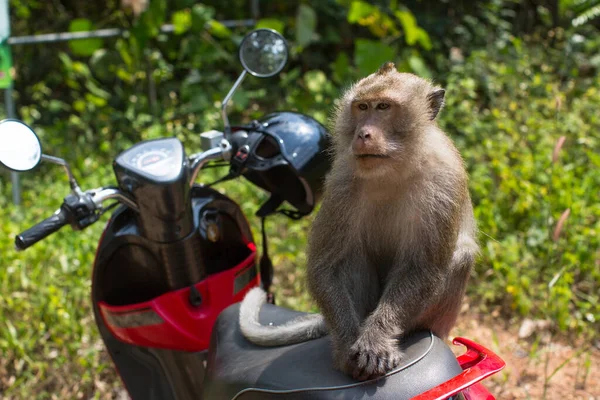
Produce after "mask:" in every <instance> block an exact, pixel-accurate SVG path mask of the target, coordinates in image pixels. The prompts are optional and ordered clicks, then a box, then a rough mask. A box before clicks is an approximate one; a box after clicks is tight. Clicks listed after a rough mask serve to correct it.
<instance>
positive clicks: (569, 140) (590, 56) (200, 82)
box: [0, 0, 600, 398]
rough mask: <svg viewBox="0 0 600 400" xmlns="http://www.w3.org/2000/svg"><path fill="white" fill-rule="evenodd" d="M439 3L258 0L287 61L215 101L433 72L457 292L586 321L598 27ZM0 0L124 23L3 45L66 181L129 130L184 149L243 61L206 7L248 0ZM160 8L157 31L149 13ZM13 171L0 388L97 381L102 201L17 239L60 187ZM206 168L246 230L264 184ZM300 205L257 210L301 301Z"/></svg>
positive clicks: (236, 34)
mask: <svg viewBox="0 0 600 400" xmlns="http://www.w3.org/2000/svg"><path fill="white" fill-rule="evenodd" d="M425 3H427V4H425ZM451 3H454V2H439V3H436V5H435V6H433V5H432V4H431V3H429V2H421V1H417V0H415V1H403V2H398V1H390V2H382V1H378V2H366V1H360V0H337V1H335V2H334V1H327V2H307V1H303V2H260V7H261V10H260V11H261V13H260V15H261V17H262V19H260V20H259V21H258V23H257V27H267V28H272V29H275V30H277V31H279V32H281V33H283V34H284V35H285V36H286V38H288V40H289V41H290V49H291V55H290V57H291V58H290V62H289V64H288V66H287V67H286V69H285V70H284V71H283V72H282V73H281V74H280V75H279V76H278V77H274V78H271V79H262V80H261V79H257V78H253V77H249V78H247V79H246V81H245V82H244V85H243V86H242V88H241V89H240V90H239V91H238V92H237V93H236V95H235V96H234V99H233V102H232V104H231V105H230V108H229V112H230V120H231V121H233V122H240V121H241V122H245V121H249V120H251V119H254V118H259V117H260V116H262V115H264V114H265V113H266V112H270V111H274V110H281V109H291V110H298V111H300V112H303V113H306V114H309V115H311V116H313V117H315V118H316V119H318V120H319V121H321V122H324V123H325V122H327V119H328V117H329V113H330V111H331V109H332V107H333V106H334V99H335V98H336V97H337V96H338V95H339V94H340V92H341V90H343V88H345V87H346V86H347V85H348V84H350V83H351V82H352V81H354V80H356V79H358V78H360V77H361V76H364V75H366V74H369V73H371V72H373V71H375V70H376V69H377V68H379V66H380V65H381V64H382V63H383V62H385V61H389V60H391V61H395V62H396V65H397V67H398V68H399V69H400V70H402V71H407V72H414V73H417V74H418V75H421V76H424V77H428V78H432V79H434V80H435V81H436V82H437V83H438V84H440V85H442V86H444V87H445V88H446V90H447V94H446V107H445V109H444V110H443V111H442V112H441V114H440V124H441V125H442V126H443V127H444V128H445V129H446V131H448V132H449V134H450V135H451V136H452V138H453V139H454V140H455V142H456V144H457V146H458V148H459V149H460V151H461V153H462V154H463V156H464V158H465V162H466V165H467V167H468V169H469V172H470V175H471V194H472V199H473V203H474V205H475V214H476V217H477V219H478V222H479V229H480V232H481V235H480V241H481V245H482V254H481V257H480V260H479V263H478V266H477V268H476V270H475V271H474V273H473V276H472V279H471V284H470V285H469V292H468V294H469V295H470V296H471V297H472V298H473V299H477V303H476V304H474V305H476V306H477V307H479V309H480V310H481V311H485V310H488V309H491V308H492V307H498V306H500V307H501V308H502V310H504V312H506V313H507V314H508V313H511V314H515V315H519V316H532V317H547V318H551V319H553V320H554V321H556V324H557V328H558V329H560V330H563V331H570V332H583V333H585V334H588V335H590V336H594V335H597V332H598V329H599V328H600V322H599V321H600V310H599V304H600V299H599V293H600V273H599V272H598V271H599V268H598V266H599V264H598V263H599V262H600V261H599V260H600V239H599V238H600V235H599V232H600V207H599V206H598V201H597V193H598V187H600V173H598V171H599V170H600V169H599V167H600V157H599V156H598V154H599V148H600V143H599V141H600V136H599V134H598V132H599V131H600V117H597V115H598V113H597V110H598V108H600V91H599V90H598V89H597V87H598V83H600V82H599V81H598V78H597V75H596V71H597V69H598V68H599V67H600V58H599V57H598V56H597V49H598V46H599V45H600V39H598V35H597V31H596V29H595V28H594V27H593V24H591V23H588V24H585V25H584V26H582V27H580V28H577V30H572V29H574V28H572V27H571V20H572V19H573V18H576V17H577V16H578V15H580V14H579V13H582V12H584V11H585V9H579V8H576V4H575V3H577V4H583V3H586V4H587V5H588V6H590V7H592V6H593V4H592V3H593V2H569V1H561V2H560V3H561V4H560V5H561V9H560V13H559V17H560V18H559V20H560V21H561V22H562V21H566V22H564V23H563V25H565V26H567V25H568V29H566V30H565V29H563V28H554V27H553V26H552V23H551V22H549V20H548V15H550V14H552V11H551V10H550V9H549V8H547V7H545V6H536V7H535V8H534V9H531V8H527V5H524V4H523V3H521V2H516V1H511V0H490V1H485V2H455V3H456V4H451ZM527 4H529V3H528V2H527ZM11 7H12V17H13V19H12V21H11V22H12V31H13V34H14V35H25V34H32V33H35V31H32V29H33V28H32V26H35V29H39V30H40V32H42V31H43V32H44V33H46V32H53V31H65V30H69V29H71V30H84V29H89V28H90V26H93V27H97V28H105V27H120V28H123V29H127V30H128V34H127V35H125V36H123V37H120V38H115V39H104V40H102V41H101V42H97V41H90V42H88V43H86V42H74V41H72V42H70V43H66V44H56V45H43V46H31V47H15V48H14V49H13V52H14V59H15V66H16V70H17V79H16V93H17V95H16V100H17V106H18V107H17V109H18V114H19V115H18V116H19V118H21V119H23V120H24V121H26V122H27V123H28V124H30V125H31V126H33V127H34V128H35V130H36V131H37V133H38V134H39V136H40V138H41V140H42V144H43V148H44V152H45V153H47V154H52V155H56V156H60V157H64V158H66V159H67V160H68V161H69V162H70V163H71V164H72V166H73V167H74V170H75V171H76V175H77V176H78V178H80V183H81V184H82V186H83V187H85V188H92V187H98V186H102V185H110V184H114V176H113V174H112V168H111V161H112V159H114V157H115V156H116V155H117V154H118V153H119V152H121V151H123V150H125V149H127V148H128V147H129V146H131V145H133V144H134V143H136V142H138V141H140V140H145V139H151V138H157V137H163V136H176V137H178V138H179V139H181V140H182V141H183V143H184V144H185V147H186V150H187V152H188V153H192V152H196V151H198V149H199V139H198V133H199V132H202V131H204V130H209V129H220V128H221V127H222V122H221V119H220V113H219V106H220V104H221V103H220V102H221V100H222V99H223V97H224V95H225V94H226V93H227V91H228V90H229V88H230V87H231V84H232V83H233V82H234V81H235V79H236V77H237V75H238V74H239V73H240V71H241V66H240V65H239V63H238V62H237V51H236V50H237V45H238V44H239V42H240V40H241V38H242V37H243V35H244V34H245V33H246V32H247V29H244V28H227V27H225V26H223V25H222V24H221V23H219V22H218V21H219V20H223V19H246V18H248V17H249V15H248V4H247V1H246V0H231V1H227V2H213V3H212V5H209V4H208V3H198V2H195V1H191V0H174V1H169V2H167V1H166V0H151V1H150V3H149V8H148V9H147V10H146V11H145V12H143V13H142V14H141V15H139V16H137V17H135V16H133V15H131V13H130V12H129V11H127V10H121V9H120V1H118V0H109V1H107V2H74V3H72V4H71V8H69V9H68V10H67V11H65V10H64V9H62V8H61V9H60V10H58V9H57V8H56V7H55V6H54V5H53V3H52V2H41V1H23V0H11ZM531 15H534V16H535V19H534V22H535V23H531V21H530V20H529V19H528V18H530V16H531ZM82 18H85V19H82ZM92 21H93V22H92ZM164 23H172V24H173V25H174V30H175V32H174V33H173V34H165V33H162V32H161V30H160V27H161V25H162V24H164ZM90 24H91V25H90ZM523 32H526V33H523ZM562 136H564V137H565V142H564V145H563V146H562V149H561V150H560V151H555V146H556V144H557V142H558V141H559V139H560V137H562ZM554 153H556V154H554ZM553 160H554V161H553ZM223 173H224V171H222V170H219V169H216V170H211V171H210V172H207V173H206V174H203V175H202V176H201V179H202V180H204V181H212V180H214V179H216V178H217V177H219V176H221V175H222V174H223ZM21 177H22V184H23V195H24V198H23V205H22V206H21V207H15V206H13V205H11V202H10V184H9V175H8V173H6V172H5V171H0V220H1V221H2V226H1V227H0V254H2V256H1V261H0V354H2V357H0V393H2V395H1V396H0V397H2V396H7V397H8V398H33V397H35V398H52V396H53V395H56V396H57V397H58V398H92V397H94V398H113V397H115V392H114V386H115V385H116V384H114V383H113V382H114V379H115V377H114V372H113V371H112V367H111V366H110V363H109V362H108V359H107V357H106V354H105V353H103V352H102V351H101V349H102V345H101V342H100V339H99V337H98V333H97V332H96V330H95V329H94V324H93V322H92V318H93V317H92V314H91V309H90V304H89V287H90V274H91V271H90V268H91V264H92V262H93V256H94V249H95V248H94V246H95V244H96V243H97V240H98V238H99V235H100V233H101V231H102V227H103V226H102V225H103V224H104V223H105V222H106V220H107V218H106V217H104V218H103V219H102V221H101V222H100V223H98V224H96V225H95V226H93V227H91V228H89V229H87V230H86V231H84V232H78V233H73V232H71V231H70V229H69V228H65V229H63V230H62V231H60V232H58V233H56V234H55V235H53V236H51V237H49V238H47V239H46V240H45V241H43V242H41V243H38V244H36V245H35V246H34V247H32V248H31V249H29V250H27V251H26V252H23V253H16V252H15V251H14V250H13V245H12V241H13V237H14V235H15V234H17V233H18V232H20V231H22V230H23V229H25V228H27V227H29V226H31V225H32V224H34V223H35V222H36V221H39V220H40V219H42V218H44V217H46V216H48V215H49V214H50V213H51V212H52V211H53V210H54V209H56V208H57V207H58V206H59V204H60V202H61V201H62V198H63V197H64V196H65V195H66V194H67V192H68V185H67V181H66V178H65V177H64V175H63V174H62V171H61V170H59V169H58V168H55V167H52V166H49V165H45V164H44V165H42V166H40V167H39V169H37V170H36V171H34V172H31V173H26V174H22V175H21ZM219 188H220V189H222V190H223V191H224V192H225V193H227V194H228V195H229V196H231V197H232V198H233V199H235V200H236V201H238V202H239V203H240V205H241V207H242V209H243V211H244V212H245V214H246V215H247V216H248V217H249V219H250V222H251V224H252V227H253V229H254V232H255V238H256V239H257V240H258V241H259V242H260V235H258V231H257V229H258V227H259V225H258V221H257V220H256V219H255V218H253V217H252V215H253V213H254V211H255V210H256V209H257V207H258V205H259V204H261V202H262V201H264V200H265V199H266V195H265V194H264V193H263V192H261V191H259V190H258V189H256V188H254V187H252V186H251V185H250V184H249V183H248V182H246V181H243V180H239V181H235V182H228V183H226V184H222V185H220V186H219ZM565 210H569V214H568V218H566V220H565V221H563V226H562V231H561V232H559V233H557V234H555V230H556V227H557V225H558V220H559V219H560V217H561V215H563V214H564V213H565ZM564 215H566V214H564ZM563 219H564V218H563ZM311 220H312V216H311V217H309V218H306V219H304V220H302V221H299V222H293V221H287V220H285V219H283V218H280V217H276V218H273V219H272V220H270V221H269V223H268V224H267V228H268V231H269V233H270V241H269V243H270V248H271V253H272V257H273V261H274V264H275V265H276V276H275V283H276V290H277V298H278V300H279V302H280V304H282V305H285V306H290V307H294V308H300V309H313V310H314V309H315V308H314V305H313V304H312V303H311V301H310V299H309V296H308V294H307V293H306V291H305V289H304V275H303V274H304V263H305V261H306V259H305V255H304V251H303V249H304V247H305V240H306V233H307V231H308V227H309V226H310V222H311ZM259 244H260V243H259ZM471 303H472V304H473V303H474V302H473V301H472V302H471ZM596 337H597V336H596ZM74 377H76V378H74ZM107 381H108V382H111V383H110V384H106V382H107Z"/></svg>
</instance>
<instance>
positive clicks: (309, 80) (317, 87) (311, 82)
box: [304, 71, 327, 93]
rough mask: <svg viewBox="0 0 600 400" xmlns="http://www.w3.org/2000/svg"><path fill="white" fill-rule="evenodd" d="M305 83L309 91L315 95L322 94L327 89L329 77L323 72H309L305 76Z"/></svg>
mask: <svg viewBox="0 0 600 400" xmlns="http://www.w3.org/2000/svg"><path fill="white" fill-rule="evenodd" d="M304 81H305V82H306V86H307V87H308V90H310V91H311V92H313V93H320V92H322V91H323V89H324V88H325V84H326V83H327V76H325V73H324V72H323V71H308V72H306V73H305V74H304Z"/></svg>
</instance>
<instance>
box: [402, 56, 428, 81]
mask: <svg viewBox="0 0 600 400" xmlns="http://www.w3.org/2000/svg"><path fill="white" fill-rule="evenodd" d="M408 65H410V69H412V71H413V72H414V73H415V74H417V75H419V76H420V77H422V78H427V79H431V78H432V73H431V70H430V69H429V67H427V64H425V61H423V59H422V58H421V57H420V56H418V55H412V56H410V58H409V59H408Z"/></svg>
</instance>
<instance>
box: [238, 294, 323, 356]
mask: <svg viewBox="0 0 600 400" xmlns="http://www.w3.org/2000/svg"><path fill="white" fill-rule="evenodd" d="M266 301H267V294H266V293H265V291H264V290H262V289H261V288H258V287H256V288H253V289H251V290H250V291H249V292H248V294H246V297H244V300H243V301H242V304H241V306H240V329H241V331H242V334H243V335H244V337H245V338H246V339H248V340H249V341H250V342H252V343H254V344H257V345H259V346H265V347H270V346H283V345H288V344H294V343H301V342H306V341H308V340H312V339H317V338H319V337H321V336H324V335H326V334H327V328H326V327H325V320H324V319H323V316H322V315H321V314H309V315H306V316H301V317H298V318H294V319H292V320H291V321H288V322H286V323H285V324H283V325H277V326H267V325H261V323H260V321H259V319H258V314H259V312H260V309H261V307H262V306H263V304H265V302H266Z"/></svg>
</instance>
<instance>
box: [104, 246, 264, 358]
mask: <svg viewBox="0 0 600 400" xmlns="http://www.w3.org/2000/svg"><path fill="white" fill-rule="evenodd" d="M248 248H249V249H250V251H251V254H250V255H249V256H248V257H247V258H246V259H245V260H244V261H243V262H241V263H240V264H239V265H237V266H236V267H234V268H232V269H229V270H226V271H223V272H219V273H216V274H214V275H210V276H208V277H207V278H206V279H204V280H202V281H201V282H198V283H197V284H195V285H194V286H195V288H196V289H197V290H198V292H199V293H200V296H201V298H202V302H201V304H200V305H199V306H198V307H193V306H192V305H191V304H190V302H189V300H188V299H189V295H190V288H183V289H179V290H176V291H172V292H169V293H165V294H163V295H161V296H158V297H156V298H154V299H152V300H150V301H146V302H143V303H137V304H130V305H126V306H112V305H109V304H107V303H105V302H100V303H99V307H100V310H101V312H102V317H103V319H104V322H105V323H106V326H107V327H108V328H109V330H110V331H111V333H112V334H113V335H114V336H115V337H116V338H118V339H119V340H122V341H123V342H126V343H130V344H134V345H137V346H145V347H155V348H164V349H173V350H184V351H201V350H206V349H207V348H208V346H209V343H210V336H211V332H212V327H213V324H214V322H215V320H216V319H217V317H218V316H219V314H220V313H221V311H223V310H224V309H225V308H226V307H228V306H230V305H231V304H234V303H236V302H239V301H241V300H242V299H243V298H244V296H245V295H246V293H247V292H248V290H250V288H252V287H254V286H258V285H259V283H260V280H259V279H260V278H259V276H258V274H256V273H255V271H256V246H255V245H254V244H252V243H249V244H248ZM252 269H254V271H252ZM245 274H249V275H248V276H250V277H251V278H250V279H248V281H247V282H244V286H243V287H241V288H239V290H238V291H237V292H234V288H235V286H234V285H235V281H236V279H237V278H241V279H242V282H243V279H244V277H243V275H245ZM117 321H120V322H119V323H116V322H117Z"/></svg>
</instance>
